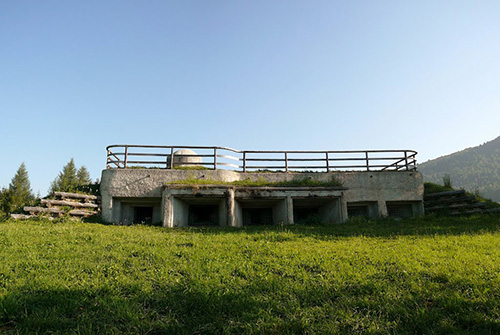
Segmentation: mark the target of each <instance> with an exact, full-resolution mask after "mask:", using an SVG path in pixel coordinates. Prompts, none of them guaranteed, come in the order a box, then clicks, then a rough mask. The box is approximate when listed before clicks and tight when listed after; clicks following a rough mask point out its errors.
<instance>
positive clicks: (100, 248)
mask: <svg viewBox="0 0 500 335" xmlns="http://www.w3.org/2000/svg"><path fill="white" fill-rule="evenodd" d="M499 274H500V219H499V218H498V217H496V218H495V217H472V218H453V219H450V218H425V219H411V220H406V221H395V220H380V221H377V222H367V221H363V220H360V221H352V222H350V223H346V224H341V225H332V226H289V227H287V226H284V227H251V228H244V229H234V228H224V229H222V228H197V229H194V228H193V229H166V228H157V227H148V226H131V227H123V226H106V225H100V224H84V223H58V224H54V223H50V222H46V221H28V222H24V223H21V222H13V221H9V222H6V223H2V224H0V333H29V332H34V333H37V332H38V333H47V332H51V333H60V334H68V333H70V334H71V333H74V334H96V333H135V334H137V333H139V334H144V333H152V334H159V333H165V334H175V333H181V334H193V333H201V334H205V333H208V334H223V333H226V334H233V333H235V334H262V333H264V334H265V333H296V334H303V333H306V334H307V333H311V334H315V333H323V334H335V333H355V334H356V333H358V334H363V333H377V334H379V333H381V334H415V333H417V334H423V333H426V334H440V333H443V334H448V333H456V334H462V333H463V334H465V333H467V334H470V333H477V334H495V333H499V332H500V275H499Z"/></svg>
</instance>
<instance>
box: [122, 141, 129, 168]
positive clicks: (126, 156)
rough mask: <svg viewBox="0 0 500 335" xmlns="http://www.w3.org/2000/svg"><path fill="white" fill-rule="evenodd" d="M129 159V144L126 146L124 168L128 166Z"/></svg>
mask: <svg viewBox="0 0 500 335" xmlns="http://www.w3.org/2000/svg"><path fill="white" fill-rule="evenodd" d="M127 161H128V145H126V146H125V162H124V163H123V168H125V169H126V168H127Z"/></svg>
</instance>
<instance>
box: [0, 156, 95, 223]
mask: <svg viewBox="0 0 500 335" xmlns="http://www.w3.org/2000/svg"><path fill="white" fill-rule="evenodd" d="M97 189H98V183H97V182H95V183H93V182H92V179H91V178H90V173H89V171H88V170H87V168H86V167H85V166H84V165H82V166H81V167H80V168H78V169H77V167H76V165H75V161H74V160H73V158H71V160H70V161H69V162H68V163H67V164H66V165H65V166H64V167H63V169H62V171H61V172H59V174H58V175H57V177H56V178H55V179H54V181H53V182H52V184H51V185H50V189H49V192H50V193H53V192H58V191H59V192H83V193H96V191H97ZM39 201H40V195H39V194H38V195H35V194H33V191H32V189H31V183H30V180H29V177H28V170H27V169H26V165H25V164H24V163H22V164H21V166H19V168H18V169H17V172H16V174H15V175H14V177H13V178H12V180H11V182H10V184H9V186H8V187H4V188H2V189H1V190H0V217H4V216H7V215H10V214H11V213H20V212H22V210H23V207H24V206H26V205H36V204H37V203H39Z"/></svg>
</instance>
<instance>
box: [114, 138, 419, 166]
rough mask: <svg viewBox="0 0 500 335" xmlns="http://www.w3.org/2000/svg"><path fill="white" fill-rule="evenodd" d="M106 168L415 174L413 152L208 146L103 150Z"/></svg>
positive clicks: (129, 146) (131, 146)
mask: <svg viewBox="0 0 500 335" xmlns="http://www.w3.org/2000/svg"><path fill="white" fill-rule="evenodd" d="M106 151H107V162H106V168H108V169H113V168H115V169H124V168H163V169H176V168H178V169H189V168H192V169H203V168H205V169H212V170H218V169H226V170H236V171H243V172H252V171H254V172H255V171H274V172H277V171H284V172H289V171H308V170H310V171H325V172H330V171H401V170H403V171H414V170H416V169H417V158H416V156H417V152H416V151H413V150H350V151H346V150H344V151H321V150H316V151H297V150H291V151H275V150H261V151H258V150H236V149H231V148H226V147H211V146H183V145H179V146H177V145H175V146H159V145H134V144H116V145H110V146H108V147H107V148H106Z"/></svg>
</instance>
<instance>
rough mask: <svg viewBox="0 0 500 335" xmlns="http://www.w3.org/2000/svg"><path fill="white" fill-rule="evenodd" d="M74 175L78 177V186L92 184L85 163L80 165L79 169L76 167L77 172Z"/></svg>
mask: <svg viewBox="0 0 500 335" xmlns="http://www.w3.org/2000/svg"><path fill="white" fill-rule="evenodd" d="M76 177H77V179H78V186H85V185H89V184H92V179H91V178H90V173H89V171H88V170H87V168H86V167H85V165H82V166H81V167H80V169H78V172H77V174H76Z"/></svg>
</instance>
